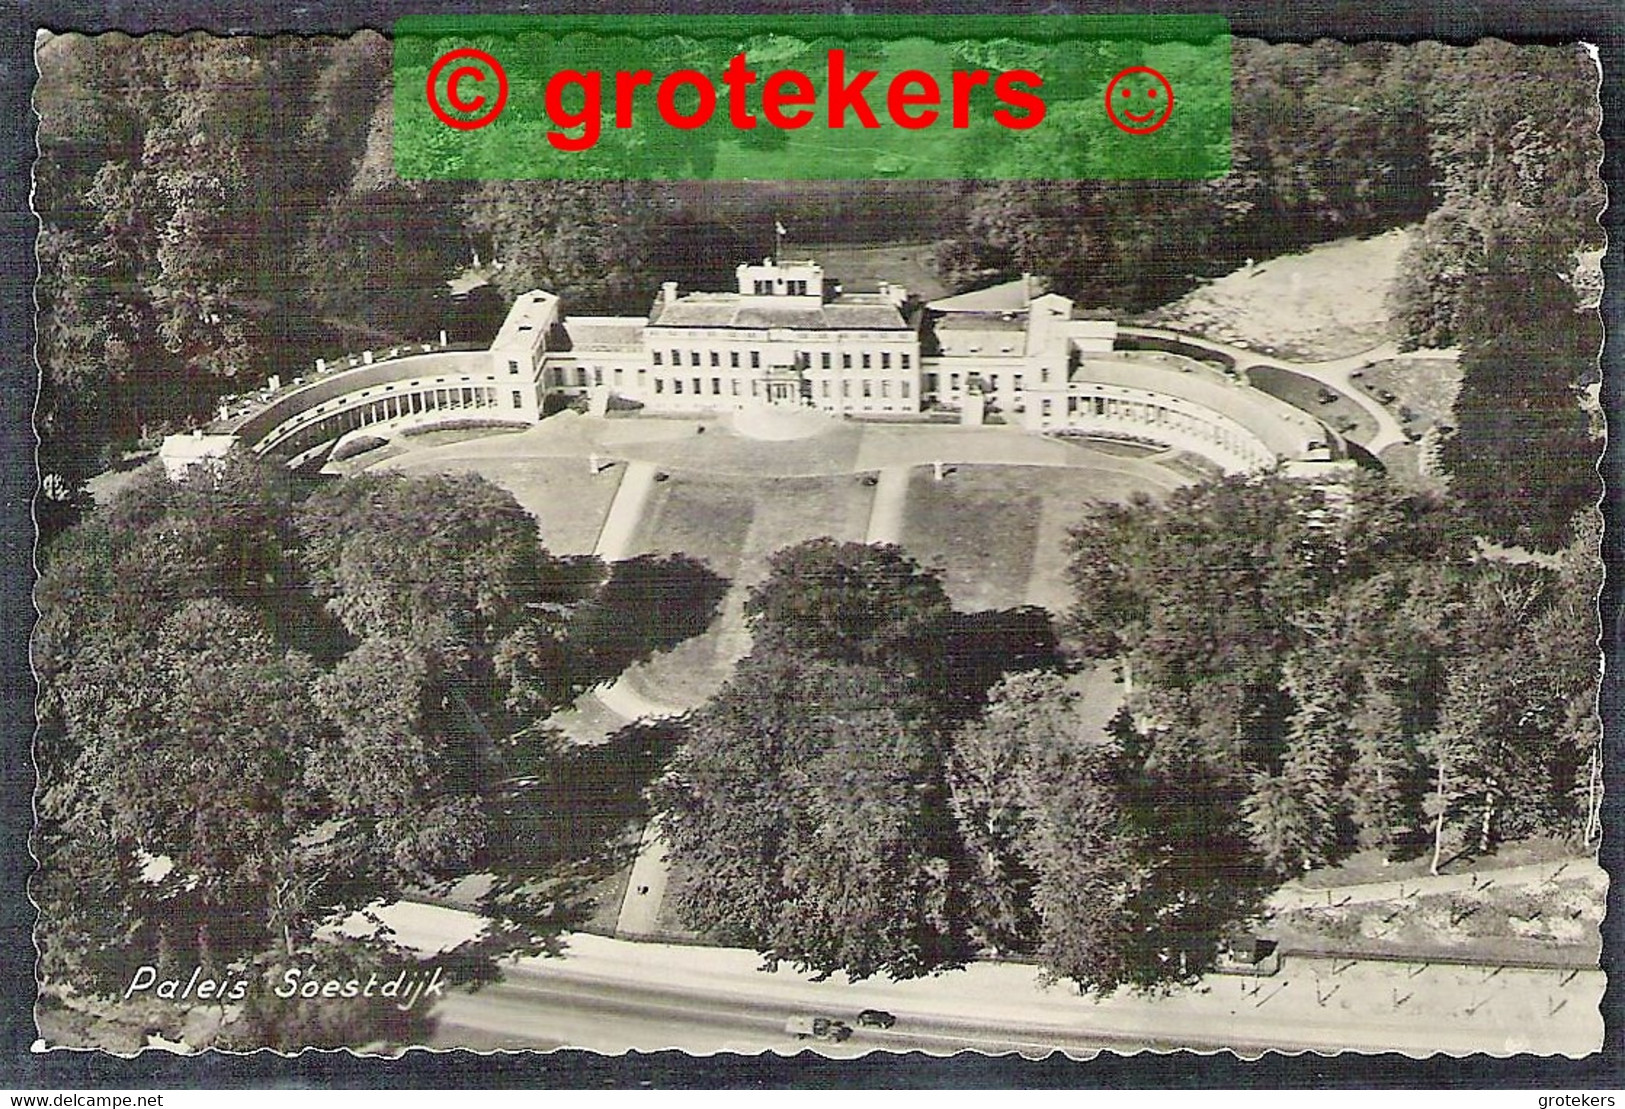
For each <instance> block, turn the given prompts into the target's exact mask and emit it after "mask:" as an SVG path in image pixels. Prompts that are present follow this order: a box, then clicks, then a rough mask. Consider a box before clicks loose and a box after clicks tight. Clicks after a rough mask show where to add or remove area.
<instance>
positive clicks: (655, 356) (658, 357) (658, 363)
mask: <svg viewBox="0 0 1625 1109" xmlns="http://www.w3.org/2000/svg"><path fill="white" fill-rule="evenodd" d="M654 360H655V365H657V366H658V365H660V352H659V351H658V350H657V351H655V352H654Z"/></svg>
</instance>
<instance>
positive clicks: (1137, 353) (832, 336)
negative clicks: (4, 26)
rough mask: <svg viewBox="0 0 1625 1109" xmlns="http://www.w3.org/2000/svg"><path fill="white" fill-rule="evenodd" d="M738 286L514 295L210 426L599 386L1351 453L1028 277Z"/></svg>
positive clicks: (492, 409) (466, 411)
mask: <svg viewBox="0 0 1625 1109" xmlns="http://www.w3.org/2000/svg"><path fill="white" fill-rule="evenodd" d="M735 277H736V288H735V289H734V290H733V291H731V292H722V293H714V292H691V293H686V294H684V293H681V292H680V291H679V289H678V287H677V285H676V283H674V282H666V283H665V285H664V286H663V287H662V290H661V294H660V296H659V298H658V299H657V300H656V301H655V303H654V305H653V307H652V308H651V310H650V312H649V314H648V315H647V316H576V317H571V316H569V315H567V314H566V313H565V312H564V311H563V306H562V305H561V303H560V301H559V298H558V297H557V296H555V295H553V294H552V293H548V292H545V291H542V290H534V291H532V292H529V293H526V294H524V295H523V296H521V297H520V298H519V299H518V300H517V301H516V302H515V304H514V305H513V307H512V309H510V311H509V314H508V317H507V319H506V321H505V322H504V323H503V325H502V328H501V330H500V331H499V332H498V334H497V337H496V339H495V340H494V341H493V342H492V343H491V345H490V347H489V348H488V349H485V350H470V351H452V350H447V349H441V350H431V348H428V347H424V348H423V353H418V354H412V353H410V352H408V353H407V354H406V355H405V356H399V354H398V352H395V351H392V352H390V353H391V355H395V356H394V357H389V358H386V359H383V360H374V359H372V358H371V357H370V356H368V357H364V358H363V359H362V361H361V363H360V364H357V363H356V361H355V360H354V359H351V360H349V363H348V365H347V366H342V367H339V368H338V370H337V372H334V373H323V374H322V375H321V376H318V377H317V378H315V379H314V380H312V381H309V382H305V381H304V380H303V379H297V380H296V381H295V382H294V384H293V387H292V388H291V389H287V390H281V389H276V388H274V387H273V388H268V389H267V390H266V391H265V392H264V394H263V396H262V397H261V398H260V401H259V403H257V404H255V405H254V406H252V408H251V410H245V411H244V412H243V413H240V414H238V415H237V416H234V417H233V418H232V419H231V420H223V421H222V425H221V426H220V427H217V428H214V429H211V430H214V431H217V432H219V433H222V435H224V436H225V437H226V438H227V439H229V440H232V441H242V442H245V443H246V444H247V445H248V446H249V447H250V448H251V449H253V450H255V451H256V452H259V453H262V454H265V453H272V452H275V453H276V454H277V455H278V456H279V457H285V458H288V459H290V460H291V461H294V462H299V461H303V460H305V459H307V458H312V457H318V456H320V455H321V454H322V453H324V452H325V451H326V450H328V449H331V446H332V444H333V443H334V442H336V441H337V439H338V438H339V437H340V436H342V435H344V434H346V433H348V432H351V431H354V430H356V429H357V428H360V427H368V426H373V425H377V424H386V423H387V424H390V425H392V426H406V425H407V424H409V423H436V422H442V421H446V420H454V419H463V420H466V419H470V418H473V419H483V420H495V421H499V422H516V423H535V422H537V421H539V420H540V419H542V418H543V416H544V414H545V413H546V412H547V411H548V410H549V405H548V404H547V401H548V400H549V398H554V403H555V404H557V403H562V402H563V401H565V400H567V399H572V398H576V397H585V396H587V395H589V394H593V395H595V396H597V397H598V398H599V399H600V402H602V400H603V399H604V398H605V397H606V396H607V397H614V398H620V399H622V400H626V401H634V402H637V403H638V404H640V405H641V406H643V407H644V408H645V409H646V410H648V411H650V412H656V413H662V412H664V413H680V414H695V415H698V414H709V413H724V412H731V411H743V410H753V409H758V408H770V409H806V410H812V411H821V412H826V413H830V414H833V415H848V416H856V417H865V416H880V417H883V416H886V415H894V416H907V415H910V414H918V413H921V412H922V411H926V410H929V409H934V408H946V409H950V410H962V411H963V412H964V413H967V414H985V416H986V418H988V419H991V420H994V421H995V422H997V421H1000V420H1002V421H1003V422H1005V423H1010V424H1016V425H1018V426H1020V427H1023V428H1025V429H1026V430H1028V431H1031V432H1035V433H1038V434H1077V435H1084V436H1101V437H1107V438H1117V439H1126V440H1131V441H1135V442H1140V443H1146V444H1151V445H1155V446H1159V447H1163V448H1169V449H1176V450H1185V451H1189V452H1191V453H1193V454H1196V455H1199V456H1201V457H1203V458H1206V459H1208V460H1209V461H1211V462H1213V463H1215V464H1216V465H1218V466H1219V467H1221V468H1222V469H1224V470H1225V471H1226V472H1247V471H1253V470H1261V469H1270V468H1273V467H1275V466H1278V465H1282V464H1292V465H1297V466H1301V465H1305V464H1307V465H1316V464H1319V463H1323V462H1326V461H1331V460H1334V459H1336V458H1340V457H1341V456H1342V454H1343V451H1342V443H1341V440H1340V439H1339V438H1338V437H1337V436H1336V435H1335V434H1334V433H1333V432H1331V431H1330V430H1328V429H1327V428H1326V427H1325V426H1324V425H1322V424H1321V423H1320V422H1319V421H1318V420H1317V419H1315V418H1314V417H1313V416H1312V415H1310V414H1309V413H1307V412H1304V411H1302V410H1300V409H1297V408H1294V407H1292V406H1291V405H1289V404H1287V403H1285V402H1284V401H1280V400H1277V399H1276V398H1274V397H1271V396H1269V395H1268V394H1265V393H1263V392H1261V391H1259V390H1257V389H1254V388H1252V387H1250V386H1249V385H1247V384H1246V383H1245V382H1244V381H1243V380H1242V378H1241V377H1240V376H1239V375H1237V374H1236V373H1234V372H1233V371H1231V372H1225V371H1223V370H1221V369H1218V368H1215V367H1214V366H1212V365H1208V364H1206V363H1205V362H1203V361H1197V360H1196V358H1193V357H1190V356H1188V355H1187V354H1186V353H1175V351H1176V350H1181V349H1185V348H1188V347H1190V344H1177V343H1176V344H1173V346H1172V347H1171V348H1170V349H1169V350H1168V351H1167V352H1164V351H1163V350H1161V349H1158V350H1143V349H1121V348H1122V347H1124V346H1129V345H1134V344H1133V340H1132V339H1129V338H1125V337H1124V336H1123V335H1120V333H1119V329H1118V326H1117V324H1116V323H1115V322H1113V321H1111V320H1098V319H1076V318H1074V315H1075V313H1074V310H1073V304H1072V302H1071V301H1070V300H1068V299H1066V298H1065V297H1062V296H1058V295H1055V294H1052V293H1045V294H1039V295H1034V294H1035V292H1036V289H1035V286H1034V283H1033V282H1032V281H1031V280H1029V279H1023V281H1021V282H1020V283H1014V282H1012V283H1011V284H1010V285H1009V286H1002V287H998V288H995V289H991V290H983V291H980V292H977V293H970V294H963V295H961V296H957V297H949V298H946V299H944V300H942V301H936V302H933V303H932V304H930V305H926V306H923V307H922V306H920V305H919V304H918V303H917V302H910V301H909V299H908V295H907V292H906V290H904V289H902V288H900V287H897V286H892V285H886V284H882V285H881V287H880V289H879V291H877V292H869V293H853V294H849V293H844V292H842V291H841V290H840V288H839V286H833V285H832V284H831V283H829V282H826V280H825V277H824V272H823V270H822V268H821V267H820V266H819V265H818V264H817V263H816V262H812V261H789V260H774V259H764V260H763V261H762V262H760V263H750V264H746V265H741V266H739V267H738V269H737V270H736V271H735ZM1141 345H1144V344H1143V343H1141ZM927 350H929V351H930V353H929V354H927V353H926V351H927ZM1193 353H1195V354H1196V355H1197V356H1198V357H1204V358H1205V357H1206V356H1205V355H1203V354H1202V352H1201V351H1200V350H1195V351H1193ZM318 368H319V369H320V368H321V367H318ZM969 422H973V423H976V422H981V421H980V420H976V419H971V420H969ZM177 438H179V437H177ZM165 449H166V452H169V453H168V454H166V465H167V464H168V459H169V456H170V455H171V454H172V455H173V456H174V457H175V458H176V460H177V465H179V460H180V458H181V457H182V456H183V455H185V454H187V453H188V452H192V451H196V450H198V449H199V448H198V447H197V446H196V445H195V444H192V443H178V444H176V445H175V446H174V447H173V449H171V447H170V444H169V443H167V442H166V444H165Z"/></svg>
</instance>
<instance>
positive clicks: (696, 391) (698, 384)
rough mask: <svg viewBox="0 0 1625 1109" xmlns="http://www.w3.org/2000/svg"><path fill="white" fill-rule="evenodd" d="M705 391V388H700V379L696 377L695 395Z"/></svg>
mask: <svg viewBox="0 0 1625 1109" xmlns="http://www.w3.org/2000/svg"><path fill="white" fill-rule="evenodd" d="M704 391H705V390H703V389H701V388H700V379H699V378H697V377H696V378H695V379H694V395H695V396H698V395H699V394H701V393H702V392H704Z"/></svg>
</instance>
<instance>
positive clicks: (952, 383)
mask: <svg viewBox="0 0 1625 1109" xmlns="http://www.w3.org/2000/svg"><path fill="white" fill-rule="evenodd" d="M948 389H949V391H950V392H954V393H957V392H959V375H958V374H949V375H948Z"/></svg>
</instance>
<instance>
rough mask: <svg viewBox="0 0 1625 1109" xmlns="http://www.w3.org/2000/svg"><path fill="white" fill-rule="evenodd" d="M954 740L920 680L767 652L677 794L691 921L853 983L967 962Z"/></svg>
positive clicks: (710, 711) (676, 830)
mask: <svg viewBox="0 0 1625 1109" xmlns="http://www.w3.org/2000/svg"><path fill="white" fill-rule="evenodd" d="M938 742H939V741H938V739H937V734H936V729H935V727H934V725H933V723H932V722H931V719H930V716H929V714H928V712H927V711H926V706H925V705H923V704H921V703H920V700H919V697H918V695H917V693H916V692H915V691H913V690H911V689H910V688H909V687H908V686H907V684H906V682H902V681H898V680H895V679H892V678H889V677H888V676H887V675H885V674H884V673H883V672H880V671H877V670H874V669H870V668H867V667H863V666H860V665H857V664H854V663H850V662H836V661H830V660H826V659H819V658H805V659H798V658H796V657H794V656H790V655H786V654H782V653H769V654H766V655H765V656H763V655H758V654H756V653H754V652H753V654H752V655H751V656H748V657H747V658H746V659H745V660H744V661H743V662H741V664H740V666H739V668H738V670H737V671H736V672H735V674H734V676H733V678H732V679H730V681H729V682H728V684H727V685H726V686H724V688H723V689H722V691H721V692H720V693H719V694H718V695H717V696H716V697H715V698H714V699H713V700H712V701H711V702H710V703H708V704H707V705H706V706H705V707H704V708H703V709H701V710H700V711H699V712H698V714H697V715H696V716H695V718H694V719H693V721H692V722H691V724H690V727H689V739H688V743H687V744H686V745H685V746H684V748H683V750H682V752H681V753H680V754H679V756H678V758H677V760H676V762H675V764H674V767H673V772H672V776H671V779H670V781H669V782H668V784H667V786H666V787H665V790H664V798H663V808H664V811H665V814H666V816H665V827H666V829H667V834H668V836H669V837H670V841H671V846H672V855H673V858H674V859H675V860H677V861H678V863H679V865H680V866H683V867H684V868H685V871H686V872H687V873H689V874H690V875H691V878H690V881H689V883H688V885H687V887H686V888H685V889H683V890H681V891H680V892H679V901H680V905H681V907H682V910H683V912H684V914H685V916H686V918H687V919H688V920H689V922H690V923H691V924H692V925H693V926H695V927H699V928H702V929H704V930H706V931H708V932H711V933H712V934H714V935H716V936H717V937H718V938H719V939H722V940H724V941H725V942H731V943H742V944H747V945H749V946H752V947H755V948H756V949H757V950H759V951H761V952H762V954H763V955H764V956H765V957H766V958H768V959H769V960H770V961H773V962H777V961H780V960H783V961H787V962H791V963H794V964H795V965H796V966H797V967H799V968H801V969H804V970H815V971H817V972H819V973H821V974H833V973H836V972H844V973H845V974H846V975H847V976H848V977H849V978H851V979H859V978H866V977H869V976H871V975H874V974H886V975H888V976H890V977H892V978H907V977H914V976H917V975H920V974H924V973H927V972H929V971H931V970H934V969H936V968H938V967H940V966H942V965H944V964H946V963H951V962H955V961H957V960H959V959H961V958H963V956H964V954H965V949H964V934H963V925H962V922H961V920H960V914H959V909H958V908H957V905H956V899H955V897H954V896H953V890H952V886H951V884H950V877H951V875H950V867H951V858H952V852H953V844H952V839H951V834H950V829H951V824H950V822H949V817H948V814H947V811H946V797H945V793H944V789H943V787H942V782H941V766H942V756H941V752H940V750H939V747H938Z"/></svg>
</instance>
